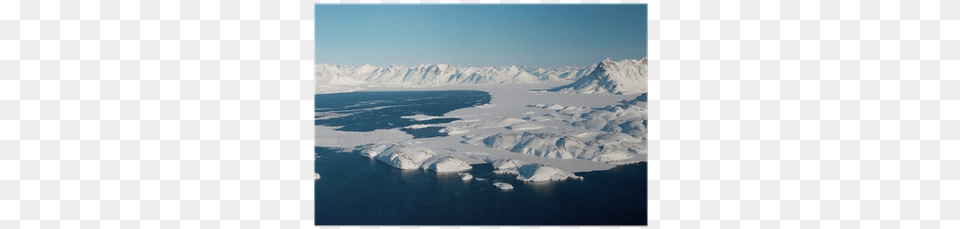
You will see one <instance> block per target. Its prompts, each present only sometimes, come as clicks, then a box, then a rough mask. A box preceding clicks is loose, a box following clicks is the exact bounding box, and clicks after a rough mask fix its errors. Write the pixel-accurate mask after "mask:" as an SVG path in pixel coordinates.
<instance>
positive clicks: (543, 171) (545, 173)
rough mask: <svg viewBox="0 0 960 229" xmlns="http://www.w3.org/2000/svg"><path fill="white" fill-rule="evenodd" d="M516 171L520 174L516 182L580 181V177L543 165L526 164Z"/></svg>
mask: <svg viewBox="0 0 960 229" xmlns="http://www.w3.org/2000/svg"><path fill="white" fill-rule="evenodd" d="M517 171H518V172H520V175H517V180H522V181H532V182H539V181H551V180H566V179H568V178H573V179H582V177H580V176H577V175H574V174H573V173H571V172H566V171H563V170H560V169H559V168H557V167H553V166H549V165H544V164H526V165H523V166H520V168H517Z"/></svg>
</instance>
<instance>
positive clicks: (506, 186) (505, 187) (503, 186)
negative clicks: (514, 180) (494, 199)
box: [478, 179, 513, 190]
mask: <svg viewBox="0 0 960 229" xmlns="http://www.w3.org/2000/svg"><path fill="white" fill-rule="evenodd" d="M478 180H479V179H478ZM493 186H497V188H499V189H500V190H510V189H513V185H510V184H507V183H503V182H496V183H493Z"/></svg>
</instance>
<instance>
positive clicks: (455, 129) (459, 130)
mask: <svg viewBox="0 0 960 229" xmlns="http://www.w3.org/2000/svg"><path fill="white" fill-rule="evenodd" d="M469 132H470V130H467V129H464V128H460V127H455V126H451V127H444V128H443V129H440V133H444V134H447V135H458V134H466V133H469Z"/></svg>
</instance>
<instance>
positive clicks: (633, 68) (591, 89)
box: [550, 57, 647, 94]
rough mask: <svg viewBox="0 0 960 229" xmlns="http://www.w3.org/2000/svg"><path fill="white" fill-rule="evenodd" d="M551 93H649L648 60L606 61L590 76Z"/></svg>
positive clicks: (554, 89) (608, 59)
mask: <svg viewBox="0 0 960 229" xmlns="http://www.w3.org/2000/svg"><path fill="white" fill-rule="evenodd" d="M550 91H557V92H564V93H573V94H640V93H646V92H647V58H646V57H644V58H643V59H640V60H634V59H624V60H621V61H613V60H611V59H610V58H607V59H604V60H603V61H601V62H600V64H599V65H597V67H596V68H595V69H594V70H593V72H591V73H590V74H589V75H587V76H584V77H581V78H579V79H577V81H576V82H573V83H571V84H568V85H564V86H560V87H557V88H553V89H550Z"/></svg>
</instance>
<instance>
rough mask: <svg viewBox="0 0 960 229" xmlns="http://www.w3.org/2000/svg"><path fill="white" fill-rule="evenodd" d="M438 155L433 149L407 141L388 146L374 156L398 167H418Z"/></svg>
mask: <svg viewBox="0 0 960 229" xmlns="http://www.w3.org/2000/svg"><path fill="white" fill-rule="evenodd" d="M434 155H436V153H434V152H433V151H432V150H430V149H427V148H426V147H423V146H418V145H412V144H407V143H398V144H394V145H391V146H390V147H387V148H386V150H384V151H383V152H382V153H379V154H377V155H376V156H374V157H375V158H376V159H377V160H379V161H382V162H384V163H387V164H388V165H390V166H393V167H394V168H398V169H417V168H420V165H421V164H423V162H424V161H426V160H427V159H429V158H431V157H433V156H434Z"/></svg>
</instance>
